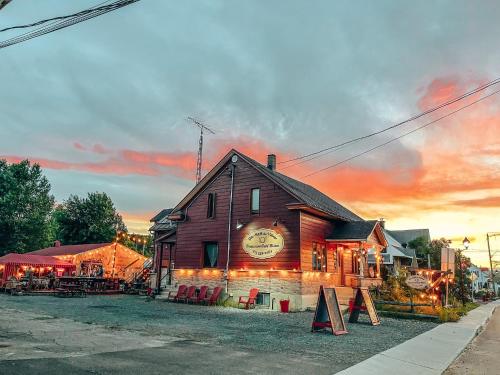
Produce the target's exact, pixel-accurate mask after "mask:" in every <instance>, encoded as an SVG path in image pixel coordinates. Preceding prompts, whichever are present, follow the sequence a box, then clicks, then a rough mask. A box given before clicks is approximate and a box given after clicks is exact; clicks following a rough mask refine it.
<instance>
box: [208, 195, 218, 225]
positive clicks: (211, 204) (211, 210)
mask: <svg viewBox="0 0 500 375" xmlns="http://www.w3.org/2000/svg"><path fill="white" fill-rule="evenodd" d="M216 208H217V193H208V196H207V219H215V212H216Z"/></svg>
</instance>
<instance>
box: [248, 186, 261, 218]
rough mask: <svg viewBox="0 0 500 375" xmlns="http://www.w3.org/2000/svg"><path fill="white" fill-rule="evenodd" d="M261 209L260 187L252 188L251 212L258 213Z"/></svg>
mask: <svg viewBox="0 0 500 375" xmlns="http://www.w3.org/2000/svg"><path fill="white" fill-rule="evenodd" d="M259 211H260V189H259V188H256V189H252V191H251V194H250V212H251V213H252V214H258V213H259Z"/></svg>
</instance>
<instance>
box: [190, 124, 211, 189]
mask: <svg viewBox="0 0 500 375" xmlns="http://www.w3.org/2000/svg"><path fill="white" fill-rule="evenodd" d="M187 119H188V120H189V121H191V122H192V123H193V124H194V125H195V126H197V127H199V128H200V140H199V142H198V160H197V161H196V183H197V184H198V182H200V180H201V163H202V160H203V131H204V130H206V131H208V132H209V133H212V134H215V132H214V131H213V130H212V129H210V128H209V127H208V126H206V125H205V124H204V123H202V122H201V121H198V120H196V119H195V118H193V117H188V118H187Z"/></svg>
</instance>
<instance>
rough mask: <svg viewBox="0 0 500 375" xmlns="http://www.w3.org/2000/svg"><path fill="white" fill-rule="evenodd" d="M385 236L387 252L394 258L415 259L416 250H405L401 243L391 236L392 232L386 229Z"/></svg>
mask: <svg viewBox="0 0 500 375" xmlns="http://www.w3.org/2000/svg"><path fill="white" fill-rule="evenodd" d="M384 235H385V238H386V239H387V249H386V252H387V253H388V254H391V255H392V256H394V257H400V258H410V259H411V258H413V256H414V255H415V250H413V249H410V248H405V247H404V246H403V245H401V243H400V242H399V241H398V240H396V239H395V238H394V237H393V236H391V233H390V231H388V230H387V229H384Z"/></svg>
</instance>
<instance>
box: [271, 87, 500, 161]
mask: <svg viewBox="0 0 500 375" xmlns="http://www.w3.org/2000/svg"><path fill="white" fill-rule="evenodd" d="M498 83H500V78H496V79H494V80H493V81H490V82H488V83H486V84H484V85H482V86H479V87H477V88H475V89H474V90H471V91H468V92H466V93H464V94H462V95H460V96H458V97H456V98H453V99H451V100H448V101H447V102H445V103H442V104H439V105H438V106H436V107H433V108H431V109H428V110H426V111H424V112H421V113H419V114H417V115H414V116H412V117H410V118H409V119H406V120H404V121H401V122H398V123H397V124H394V125H391V126H389V127H387V128H384V129H381V130H378V131H376V132H373V133H370V134H367V135H363V136H361V137H357V138H352V139H349V140H347V141H344V142H342V143H339V144H336V145H334V146H330V147H326V148H324V149H322V150H318V151H315V152H312V153H310V154H306V155H302V156H298V157H296V158H292V159H288V160H284V161H282V162H280V163H279V164H285V163H290V162H292V161H297V160H302V159H305V158H309V157H311V156H313V157H312V158H310V159H309V160H313V159H316V158H318V157H321V156H323V155H319V154H322V153H324V152H325V151H329V150H336V149H338V148H340V147H342V146H346V145H348V144H351V143H354V142H357V141H360V140H363V139H367V138H370V137H373V136H375V135H378V134H381V133H384V132H386V131H388V130H391V129H394V128H397V127H399V126H401V125H404V124H406V123H409V122H411V121H414V120H416V119H418V118H420V117H423V116H426V115H428V114H430V113H432V112H435V111H437V110H439V109H441V108H444V107H447V106H449V105H451V104H454V103H456V102H458V101H460V100H463V99H465V98H467V97H469V96H471V95H474V94H476V93H478V92H480V91H483V90H485V89H487V88H488V87H491V86H493V85H496V84H498ZM316 155H319V156H316ZM309 160H305V161H301V162H298V163H295V164H294V165H298V164H302V163H305V162H307V161H309Z"/></svg>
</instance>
